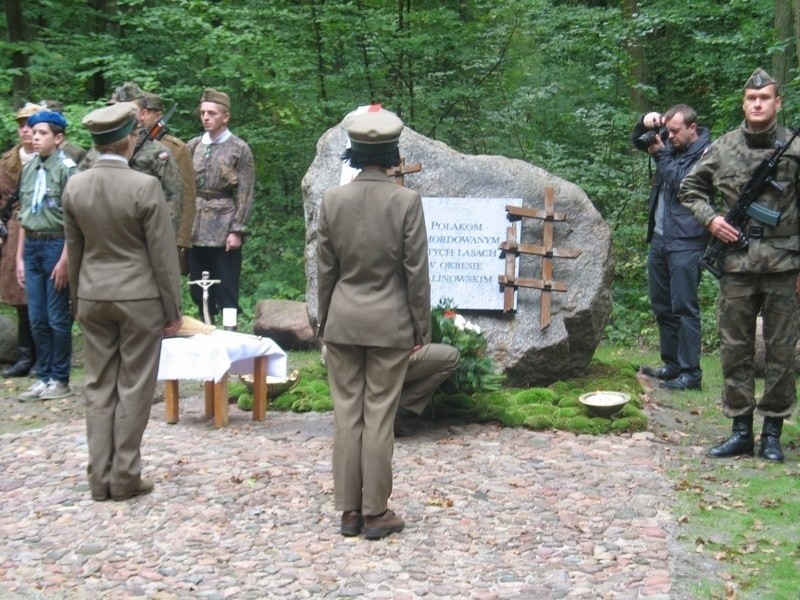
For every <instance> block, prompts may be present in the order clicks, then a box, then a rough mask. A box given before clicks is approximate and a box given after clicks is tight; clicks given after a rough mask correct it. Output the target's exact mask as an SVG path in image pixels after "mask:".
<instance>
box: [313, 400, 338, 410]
mask: <svg viewBox="0 0 800 600" xmlns="http://www.w3.org/2000/svg"><path fill="white" fill-rule="evenodd" d="M311 410H314V411H316V412H325V411H331V410H333V400H332V399H331V398H329V397H328V398H326V397H317V398H314V399H313V400H312V401H311Z"/></svg>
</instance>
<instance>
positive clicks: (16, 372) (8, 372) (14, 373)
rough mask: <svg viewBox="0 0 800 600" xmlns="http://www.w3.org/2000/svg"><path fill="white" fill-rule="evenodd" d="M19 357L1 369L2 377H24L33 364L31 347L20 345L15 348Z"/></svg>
mask: <svg viewBox="0 0 800 600" xmlns="http://www.w3.org/2000/svg"><path fill="white" fill-rule="evenodd" d="M17 352H18V353H19V358H18V359H17V362H15V363H14V364H13V365H9V366H7V367H6V368H5V369H3V372H2V375H3V377H26V376H27V375H28V373H29V372H30V370H31V367H32V366H33V348H26V347H25V346H20V347H19V348H17Z"/></svg>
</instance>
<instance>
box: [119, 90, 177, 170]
mask: <svg viewBox="0 0 800 600" xmlns="http://www.w3.org/2000/svg"><path fill="white" fill-rule="evenodd" d="M176 108H178V103H177V102H176V103H175V104H173V105H172V107H171V108H170V109H169V110H168V111H167V114H165V115H164V116H162V117H161V118H160V119H159V120H158V121H156V122H155V124H154V125H153V126H152V127H151V128H150V131H148V132H147V135H146V136H144V137H143V138H142V139H141V141H139V143H138V144H136V147H135V148H134V149H133V154H132V155H131V160H133V157H134V156H136V155H137V154H138V153H139V150H141V149H142V146H144V144H145V142H146V141H147V140H150V141H151V142H154V141H158V140H160V139H161V138H163V137H164V136H165V135H166V133H167V121H169V120H170V118H171V117H172V115H173V114H175V109H176Z"/></svg>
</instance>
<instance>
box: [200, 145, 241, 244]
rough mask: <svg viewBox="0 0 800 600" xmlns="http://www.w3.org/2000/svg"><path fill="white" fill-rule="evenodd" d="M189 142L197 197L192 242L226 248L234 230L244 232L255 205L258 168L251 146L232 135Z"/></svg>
mask: <svg viewBox="0 0 800 600" xmlns="http://www.w3.org/2000/svg"><path fill="white" fill-rule="evenodd" d="M201 139H202V138H200V137H196V138H193V139H191V140H189V142H188V143H187V144H186V145H187V146H188V147H189V152H190V153H191V154H192V165H193V166H194V172H195V181H196V183H197V198H196V200H195V216H194V224H193V226H192V245H193V246H211V247H225V239H226V238H227V237H228V234H229V233H231V232H237V233H245V231H246V227H245V226H246V224H247V220H248V219H249V218H250V211H251V209H252V207H253V185H254V184H255V177H256V168H255V163H254V161H253V154H252V152H251V151H250V147H249V146H248V145H247V143H246V142H245V141H244V140H242V139H241V138H239V137H237V136H235V135H233V134H231V135H230V137H229V138H228V139H226V140H225V141H224V142H222V143H218V144H216V143H215V144H202V143H201Z"/></svg>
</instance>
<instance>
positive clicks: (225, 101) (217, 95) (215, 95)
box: [200, 88, 231, 110]
mask: <svg viewBox="0 0 800 600" xmlns="http://www.w3.org/2000/svg"><path fill="white" fill-rule="evenodd" d="M200 102H216V103H217V104H221V105H222V106H224V107H225V108H226V109H228V110H230V109H231V99H230V96H228V94H226V93H225V92H219V91H217V90H215V89H213V88H206V89H205V90H203V95H202V96H201V97H200Z"/></svg>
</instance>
